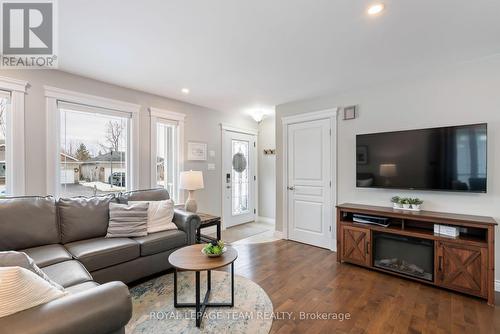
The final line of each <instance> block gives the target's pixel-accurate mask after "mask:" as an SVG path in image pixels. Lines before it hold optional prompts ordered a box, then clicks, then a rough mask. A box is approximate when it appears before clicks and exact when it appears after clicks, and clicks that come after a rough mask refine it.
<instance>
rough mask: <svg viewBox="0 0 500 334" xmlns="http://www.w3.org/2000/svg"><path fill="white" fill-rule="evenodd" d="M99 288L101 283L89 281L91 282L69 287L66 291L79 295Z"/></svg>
mask: <svg viewBox="0 0 500 334" xmlns="http://www.w3.org/2000/svg"><path fill="white" fill-rule="evenodd" d="M97 286H99V283H96V282H94V281H89V282H85V283H80V284H76V285H72V286H69V287H67V288H66V291H67V292H69V293H70V294H75V293H79V292H82V291H86V290H90V289H93V288H95V287H97Z"/></svg>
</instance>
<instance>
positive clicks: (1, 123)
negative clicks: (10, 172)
mask: <svg viewBox="0 0 500 334" xmlns="http://www.w3.org/2000/svg"><path fill="white" fill-rule="evenodd" d="M8 110H9V98H8V96H5V94H2V95H0V196H5V195H7V184H6V181H7V179H6V178H7V175H6V169H7V167H6V156H5V155H6V154H5V153H6V152H5V150H6V139H7V112H8Z"/></svg>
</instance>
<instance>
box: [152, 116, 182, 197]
mask: <svg viewBox="0 0 500 334" xmlns="http://www.w3.org/2000/svg"><path fill="white" fill-rule="evenodd" d="M174 132H175V125H172V124H168V123H163V122H161V121H159V122H158V123H157V124H156V187H159V188H165V189H167V190H168V193H169V194H172V196H174V194H175V191H174V189H175V188H174V182H175V171H176V168H175V166H176V165H177V162H176V161H175V155H174V148H175V140H174Z"/></svg>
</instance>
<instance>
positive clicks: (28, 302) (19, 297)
mask: <svg viewBox="0 0 500 334" xmlns="http://www.w3.org/2000/svg"><path fill="white" fill-rule="evenodd" d="M66 294H67V292H65V291H61V290H59V289H56V288H55V287H54V286H52V285H51V284H50V283H49V282H47V281H46V280H44V279H43V278H41V277H40V276H38V275H37V274H35V273H34V272H32V271H30V270H28V269H25V268H21V267H0V301H1V302H0V318H1V317H5V316H8V315H11V314H14V313H17V312H21V311H24V310H27V309H29V308H32V307H35V306H37V305H40V304H45V303H48V302H50V301H52V300H54V299H58V298H61V297H63V296H65V295H66Z"/></svg>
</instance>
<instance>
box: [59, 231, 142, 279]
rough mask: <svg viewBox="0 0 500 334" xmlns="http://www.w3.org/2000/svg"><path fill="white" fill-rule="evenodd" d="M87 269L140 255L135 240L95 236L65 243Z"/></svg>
mask: <svg viewBox="0 0 500 334" xmlns="http://www.w3.org/2000/svg"><path fill="white" fill-rule="evenodd" d="M65 247H66V249H67V250H68V251H69V252H70V253H71V254H72V255H73V257H74V258H75V259H77V260H78V261H80V262H82V263H83V265H84V266H85V268H87V269H88V270H89V271H94V270H98V269H102V268H106V267H110V266H113V265H115V264H119V263H122V262H126V261H130V260H133V259H135V258H138V257H139V256H140V247H139V244H138V243H137V242H135V241H134V240H132V239H129V238H95V239H89V240H82V241H76V242H72V243H69V244H66V245H65Z"/></svg>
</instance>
